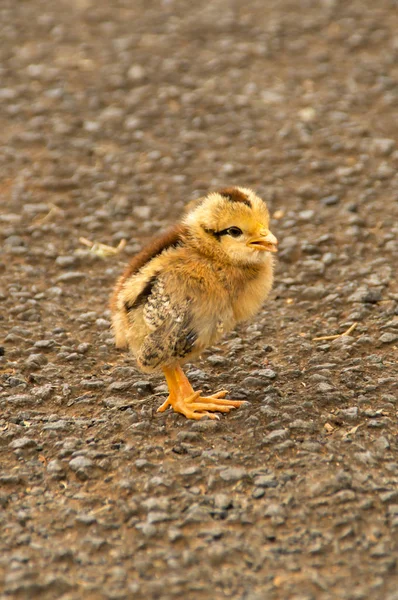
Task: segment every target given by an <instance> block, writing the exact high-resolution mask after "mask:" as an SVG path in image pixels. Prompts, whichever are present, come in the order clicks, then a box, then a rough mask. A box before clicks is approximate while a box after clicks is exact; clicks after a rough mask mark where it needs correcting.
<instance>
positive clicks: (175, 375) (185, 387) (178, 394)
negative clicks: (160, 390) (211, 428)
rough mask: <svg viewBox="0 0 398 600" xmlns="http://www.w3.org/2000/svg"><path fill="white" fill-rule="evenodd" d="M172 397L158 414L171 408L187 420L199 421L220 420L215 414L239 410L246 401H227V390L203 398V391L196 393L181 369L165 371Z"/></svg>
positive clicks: (170, 396)
mask: <svg viewBox="0 0 398 600" xmlns="http://www.w3.org/2000/svg"><path fill="white" fill-rule="evenodd" d="M163 371H164V373H165V375H166V380H167V384H168V386H169V391H170V395H169V397H168V398H167V400H166V402H164V403H163V404H162V405H161V406H159V408H158V411H157V412H164V411H165V410H166V408H168V407H169V406H171V407H172V408H173V409H174V410H175V412H178V413H180V414H182V415H184V416H185V417H187V419H195V420H199V419H202V417H209V418H210V419H218V418H219V417H218V415H215V414H213V413H214V412H221V413H228V412H229V411H230V410H231V409H233V408H238V407H239V406H241V405H242V404H244V401H241V400H225V399H224V396H225V395H226V394H227V391H226V390H221V391H219V392H216V393H215V394H213V395H211V396H201V393H202V391H198V392H194V390H193V389H192V386H191V384H190V383H189V381H188V379H187V377H186V376H185V374H184V372H183V371H182V369H181V367H175V368H170V367H167V368H164V369H163Z"/></svg>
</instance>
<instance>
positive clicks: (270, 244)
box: [184, 187, 278, 264]
mask: <svg viewBox="0 0 398 600" xmlns="http://www.w3.org/2000/svg"><path fill="white" fill-rule="evenodd" d="M184 224H185V225H186V226H187V227H188V230H189V233H190V237H191V240H192V242H193V243H194V244H195V245H196V246H197V247H198V248H199V249H200V250H201V251H202V252H204V253H207V254H210V255H213V256H220V255H222V256H224V257H225V258H228V259H229V261H231V262H233V263H236V264H255V263H262V262H264V261H265V260H268V257H269V252H276V251H277V244H278V242H277V239H276V237H275V236H274V235H273V234H272V233H271V232H270V230H269V213H268V209H267V205H266V204H265V202H264V201H263V200H261V198H259V197H258V196H257V195H256V194H255V193H254V192H253V191H252V190H250V189H248V188H241V187H233V188H226V189H224V190H220V191H219V192H212V193H210V194H209V195H208V196H206V197H205V198H203V199H202V200H200V201H198V202H197V203H196V206H195V207H193V208H192V209H191V210H190V211H189V212H188V214H187V215H186V217H185V218H184Z"/></svg>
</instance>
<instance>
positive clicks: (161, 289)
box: [111, 187, 277, 419]
mask: <svg viewBox="0 0 398 600" xmlns="http://www.w3.org/2000/svg"><path fill="white" fill-rule="evenodd" d="M276 251H277V239H276V238H275V236H274V235H273V234H272V233H271V232H270V230H269V213H268V210H267V206H266V204H265V202H263V200H261V198H259V197H258V196H256V194H255V193H254V192H253V191H252V190H250V189H247V188H241V187H231V188H227V189H223V190H220V191H219V192H211V193H210V194H208V195H207V196H206V197H204V198H201V199H200V200H197V201H196V202H195V203H193V205H192V206H191V205H189V207H188V210H187V212H186V214H185V215H184V217H183V218H182V220H181V222H180V223H179V224H178V225H176V226H175V227H174V228H173V229H171V230H170V231H169V232H167V233H165V234H164V235H161V236H159V237H157V238H155V239H154V240H153V241H152V243H150V244H149V245H148V246H146V247H145V248H144V249H143V250H142V251H141V252H140V253H139V254H137V255H136V256H135V257H134V258H133V260H132V261H131V263H130V265H129V266H128V267H127V269H126V271H125V272H124V274H123V275H122V276H121V278H120V279H119V280H118V282H117V283H116V286H115V290H114V293H113V296H112V299H111V311H112V324H113V330H114V333H115V341H116V345H117V346H118V347H121V348H129V349H130V350H131V352H132V353H133V354H134V356H135V357H136V360H137V363H138V366H139V368H140V369H141V370H142V371H145V372H153V371H158V370H160V369H161V370H162V371H163V373H164V375H165V377H166V381H167V385H168V388H169V397H168V398H167V400H166V401H165V402H164V404H162V405H161V406H160V407H159V408H158V412H163V411H164V410H166V408H167V407H169V406H171V407H172V408H173V409H174V410H175V411H176V412H178V413H181V414H183V415H185V416H186V417H187V418H188V419H201V418H202V417H204V416H208V417H210V418H213V419H215V418H218V417H217V416H216V415H215V414H214V412H225V413H227V412H229V411H230V410H231V409H232V408H238V407H239V406H240V405H241V404H242V402H241V401H235V400H227V399H225V398H224V396H225V395H226V394H227V392H226V391H225V390H221V391H219V392H217V393H215V394H213V395H211V396H206V397H203V396H201V391H197V392H195V391H194V390H193V389H192V387H191V384H190V383H189V381H188V379H187V377H186V376H185V374H184V372H183V370H182V368H181V365H182V364H183V363H185V362H187V361H191V360H192V359H193V358H195V357H196V356H197V355H198V354H200V353H201V352H202V351H203V350H204V349H205V348H207V346H210V345H212V344H215V343H216V342H217V341H218V340H219V339H220V337H221V336H222V334H223V333H225V332H227V331H230V330H231V329H232V328H233V327H235V325H236V324H237V323H239V322H241V321H245V320H246V319H249V318H250V317H252V316H253V315H254V314H255V313H256V312H257V311H258V310H259V309H260V307H261V305H262V303H263V302H264V300H265V298H266V297H267V296H268V294H269V292H270V290H271V287H272V281H273V257H272V253H274V252H276Z"/></svg>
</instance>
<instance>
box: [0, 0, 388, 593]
mask: <svg viewBox="0 0 398 600" xmlns="http://www.w3.org/2000/svg"><path fill="white" fill-rule="evenodd" d="M397 9H398V4H397V1H396V0H379V1H378V2H374V1H373V0H352V1H350V2H342V1H339V0H322V1H315V0H301V1H300V0H296V1H294V0H278V1H277V2H276V1H271V0H267V1H264V0H263V1H261V0H235V1H232V2H231V1H228V0H211V2H209V1H208V0H196V2H194V3H193V2H192V3H188V2H183V0H175V1H173V0H164V1H163V2H161V1H159V2H144V1H143V0H134V1H133V2H132V1H130V0H114V1H113V2H109V1H108V2H106V1H105V0H97V1H94V0H58V1H57V2H56V3H54V2H50V0H29V1H26V2H16V1H15V0H2V2H1V4H0V38H1V46H0V55H1V61H0V85H1V87H0V127H1V140H2V143H1V147H0V175H1V177H0V202H1V206H0V209H1V210H0V236H1V252H2V262H1V264H0V274H1V292H0V301H1V307H2V309H1V313H0V333H1V337H0V344H1V347H0V354H1V356H0V373H1V375H0V408H1V414H0V464H1V470H0V507H1V508H0V530H1V538H0V596H1V598H2V599H3V598H4V599H5V600H7V599H8V598H15V599H17V600H20V599H21V600H22V599H29V600H31V599H34V598H37V597H40V598H41V600H50V599H57V600H58V599H59V600H80V599H81V598H84V599H88V600H97V599H98V600H105V599H109V600H121V599H125V598H134V599H140V598H145V599H161V600H168V599H173V598H188V597H190V598H192V599H194V600H207V599H221V598H232V599H238V600H286V599H289V600H290V599H291V600H332V599H339V600H367V599H372V600H397V599H398V593H397V589H398V576H397V557H398V555H397V533H398V454H397V402H398V393H397V390H398V377H397V375H398V373H397V361H396V359H397V346H398V286H397V282H396V265H397V261H398V237H397V234H398V177H397V166H398V146H397V133H398V121H397V108H398V81H397V80H398V67H397V64H398V60H397V59H398V38H397V30H398V10H397ZM225 185H243V186H251V187H253V188H254V189H255V190H256V191H257V192H258V193H259V194H260V195H262V196H263V197H264V198H265V199H267V201H268V202H269V204H270V207H271V212H272V214H273V222H272V230H273V232H274V233H275V234H276V235H277V237H278V238H279V239H280V245H281V250H280V253H279V261H278V266H277V271H276V283H275V288H274V291H273V293H272V295H271V298H270V300H269V301H268V303H267V304H266V306H265V307H264V310H263V311H262V312H261V314H260V315H259V316H258V317H257V319H256V320H255V321H254V322H253V323H250V324H248V325H245V326H243V327H240V328H239V329H238V330H237V331H235V332H233V333H232V334H230V335H228V336H227V337H226V338H225V339H224V340H223V341H222V343H220V344H219V346H218V347H217V348H211V349H209V350H208V351H207V352H206V353H205V354H204V356H203V357H202V359H201V360H199V361H197V362H196V363H195V364H193V365H189V367H188V373H189V375H190V378H191V380H192V382H193V384H194V385H195V386H196V387H199V386H200V387H201V388H203V389H204V390H205V391H215V390H216V389H219V388H220V387H224V386H225V385H226V386H227V388H228V389H229V390H230V392H231V396H232V397H234V398H236V399H247V400H248V401H249V404H248V405H246V406H245V407H244V408H241V409H239V410H237V411H235V412H234V413H232V414H230V415H228V416H224V417H222V418H221V419H220V421H218V422H213V421H208V420H203V421H200V422H190V421H187V420H186V419H184V417H182V416H181V415H176V414H172V413H170V412H167V413H165V414H156V408H157V406H158V405H159V404H160V403H161V402H162V401H163V400H164V398H165V394H166V388H165V385H164V381H163V380H162V378H160V377H150V378H149V377H148V376H146V375H143V374H142V373H140V372H139V371H138V370H137V369H136V366H135V364H134V362H133V361H132V360H131V359H130V358H129V357H128V355H127V354H125V353H123V352H119V351H117V350H116V349H114V347H113V344H112V336H111V333H110V331H109V311H108V310H107V301H108V296H109V293H110V290H111V288H112V285H113V283H114V280H115V278H116V277H117V275H118V274H119V273H120V272H121V270H122V268H123V265H124V264H125V263H126V261H127V260H128V258H129V256H131V255H133V254H134V253H135V252H136V251H137V250H139V249H140V247H141V246H142V244H143V243H145V241H147V240H148V239H149V238H150V237H151V235H152V234H154V233H157V232H158V231H159V230H161V229H163V228H164V227H166V226H167V225H169V224H170V223H172V222H173V220H174V219H175V218H177V217H178V216H179V215H180V214H181V209H182V207H183V205H184V204H185V202H186V201H188V200H191V199H192V198H196V197H198V196H200V195H201V194H203V193H204V192H206V191H208V190H210V189H217V188H218V187H220V186H225ZM81 237H84V238H87V239H88V240H90V241H95V242H101V243H105V244H108V245H111V246H114V247H116V246H117V245H118V243H119V242H120V240H122V239H126V240H127V245H126V247H125V249H124V250H123V251H122V252H120V253H119V254H118V255H116V256H110V257H107V258H101V257H100V256H98V255H97V254H95V253H94V252H92V251H90V250H89V248H88V247H87V246H85V245H84V244H82V243H81V242H80V241H79V238H81ZM394 265H395V267H394ZM351 326H353V327H351ZM349 328H351V329H350V331H349V333H348V334H347V335H343V336H339V337H335V338H334V339H321V340H317V339H316V338H319V337H321V338H322V337H324V336H333V335H337V334H342V333H344V332H346V331H347V330H349Z"/></svg>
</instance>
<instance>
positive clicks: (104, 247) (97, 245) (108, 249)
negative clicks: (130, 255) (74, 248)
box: [79, 237, 127, 258]
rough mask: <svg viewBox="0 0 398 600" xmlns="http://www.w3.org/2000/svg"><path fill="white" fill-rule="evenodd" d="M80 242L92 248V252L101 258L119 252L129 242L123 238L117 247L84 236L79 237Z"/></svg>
mask: <svg viewBox="0 0 398 600" xmlns="http://www.w3.org/2000/svg"><path fill="white" fill-rule="evenodd" d="M79 242H80V243H81V244H84V245H85V246H87V247H88V248H90V252H92V253H93V254H95V255H96V256H100V257H101V258H108V257H109V256H115V255H116V254H119V252H121V251H122V250H123V249H124V248H125V246H126V244H127V242H126V240H124V239H123V240H120V242H119V244H118V245H117V247H116V248H114V247H113V246H108V244H101V242H91V241H90V240H88V239H86V238H84V237H81V238H79Z"/></svg>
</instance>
